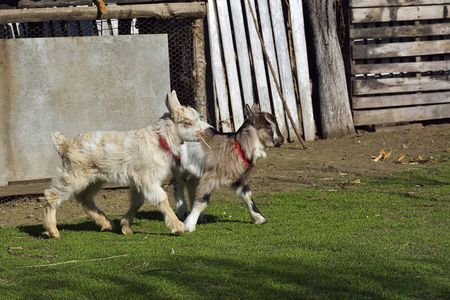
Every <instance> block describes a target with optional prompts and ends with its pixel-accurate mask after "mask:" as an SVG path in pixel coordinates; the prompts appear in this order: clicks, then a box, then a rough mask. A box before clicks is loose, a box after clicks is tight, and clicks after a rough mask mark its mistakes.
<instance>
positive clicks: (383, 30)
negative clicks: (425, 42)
mask: <svg viewBox="0 0 450 300" xmlns="http://www.w3.org/2000/svg"><path fill="white" fill-rule="evenodd" d="M449 34H450V24H449V23H440V24H439V23H438V24H426V25H405V26H393V27H375V28H350V31H349V36H350V39H368V38H372V39H382V38H402V37H423V36H435V35H449Z"/></svg>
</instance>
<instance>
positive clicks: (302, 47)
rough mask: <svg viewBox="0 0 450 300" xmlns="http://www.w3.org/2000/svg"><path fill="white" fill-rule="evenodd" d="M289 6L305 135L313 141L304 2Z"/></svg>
mask: <svg viewBox="0 0 450 300" xmlns="http://www.w3.org/2000/svg"><path fill="white" fill-rule="evenodd" d="M289 4H290V9H291V23H292V40H293V41H294V52H295V63H296V69H297V80H298V89H299V94H300V105H301V110H302V121H303V134H304V136H305V141H313V140H314V138H315V124H314V114H313V107H312V99H311V83H310V79H309V67H308V55H307V49H306V38H305V24H304V21H303V6H302V1H300V0H291V1H290V2H289Z"/></svg>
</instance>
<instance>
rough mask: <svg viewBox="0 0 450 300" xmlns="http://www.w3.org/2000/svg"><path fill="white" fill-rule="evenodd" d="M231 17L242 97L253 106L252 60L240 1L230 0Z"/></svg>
mask: <svg viewBox="0 0 450 300" xmlns="http://www.w3.org/2000/svg"><path fill="white" fill-rule="evenodd" d="M230 8H231V16H232V18H233V29H234V38H235V41H236V50H237V58H238V62H239V73H240V74H241V84H242V95H243V96H244V103H245V104H248V105H249V106H250V107H251V106H252V104H253V102H254V99H253V80H252V72H251V69H250V59H249V53H248V46H247V36H246V34H245V25H244V16H243V14H242V5H241V1H240V0H230Z"/></svg>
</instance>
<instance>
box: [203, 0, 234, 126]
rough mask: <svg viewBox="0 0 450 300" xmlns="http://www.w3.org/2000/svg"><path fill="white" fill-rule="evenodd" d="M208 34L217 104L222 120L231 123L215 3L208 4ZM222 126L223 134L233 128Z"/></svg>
mask: <svg viewBox="0 0 450 300" xmlns="http://www.w3.org/2000/svg"><path fill="white" fill-rule="evenodd" d="M208 32H209V46H210V51H211V68H212V72H213V79H214V88H215V91H216V97H217V104H218V107H219V114H220V120H219V121H226V122H230V111H229V108H228V94H227V87H226V83H225V71H224V69H223V64H222V58H221V57H222V54H221V51H220V38H219V25H218V23H217V18H216V9H215V5H214V1H209V2H208ZM220 124H222V131H223V132H230V131H231V128H230V127H228V126H226V125H225V124H226V123H220Z"/></svg>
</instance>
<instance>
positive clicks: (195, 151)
mask: <svg viewBox="0 0 450 300" xmlns="http://www.w3.org/2000/svg"><path fill="white" fill-rule="evenodd" d="M245 114H246V117H247V119H246V120H245V122H244V124H243V125H242V126H241V128H239V130H238V131H237V132H236V133H220V132H218V131H216V130H215V129H213V128H207V129H205V128H204V129H205V130H204V140H205V141H206V144H207V145H209V146H210V147H211V149H210V148H209V146H207V145H206V144H204V143H185V144H184V145H182V146H181V148H180V166H179V167H178V168H177V169H176V171H175V173H174V177H173V178H174V193H175V198H176V206H177V215H178V218H179V219H180V220H182V221H184V224H185V225H186V231H188V232H191V231H194V230H195V225H196V223H197V222H199V223H206V217H205V216H204V214H203V210H204V209H205V208H206V207H207V205H208V203H209V198H210V195H211V193H212V192H213V191H214V190H215V189H217V188H220V187H231V188H232V189H234V190H235V191H236V193H237V194H238V195H239V196H240V197H241V198H242V199H243V200H244V202H245V203H246V204H247V207H248V210H249V213H250V216H251V218H252V219H253V221H254V223H255V224H264V223H266V222H267V220H266V218H265V217H264V216H263V215H262V214H261V213H260V212H259V210H258V209H257V208H256V206H255V204H254V202H253V201H252V198H251V190H250V188H249V187H248V185H247V184H246V182H247V180H248V179H249V177H250V175H251V170H252V167H253V166H254V165H255V163H256V160H257V159H258V158H260V157H266V153H265V151H264V150H265V148H270V147H280V146H281V145H282V144H283V143H284V138H283V136H282V134H281V132H280V130H279V127H278V123H277V121H276V119H275V117H274V116H273V115H272V114H269V113H266V112H261V111H260V110H259V107H258V106H257V105H253V107H252V109H250V107H249V106H248V105H246V107H245ZM202 126H203V127H204V125H202ZM185 187H187V190H188V196H189V199H190V202H191V206H192V211H191V213H190V214H189V215H188V208H187V205H186V201H185V199H184V188H185Z"/></svg>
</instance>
